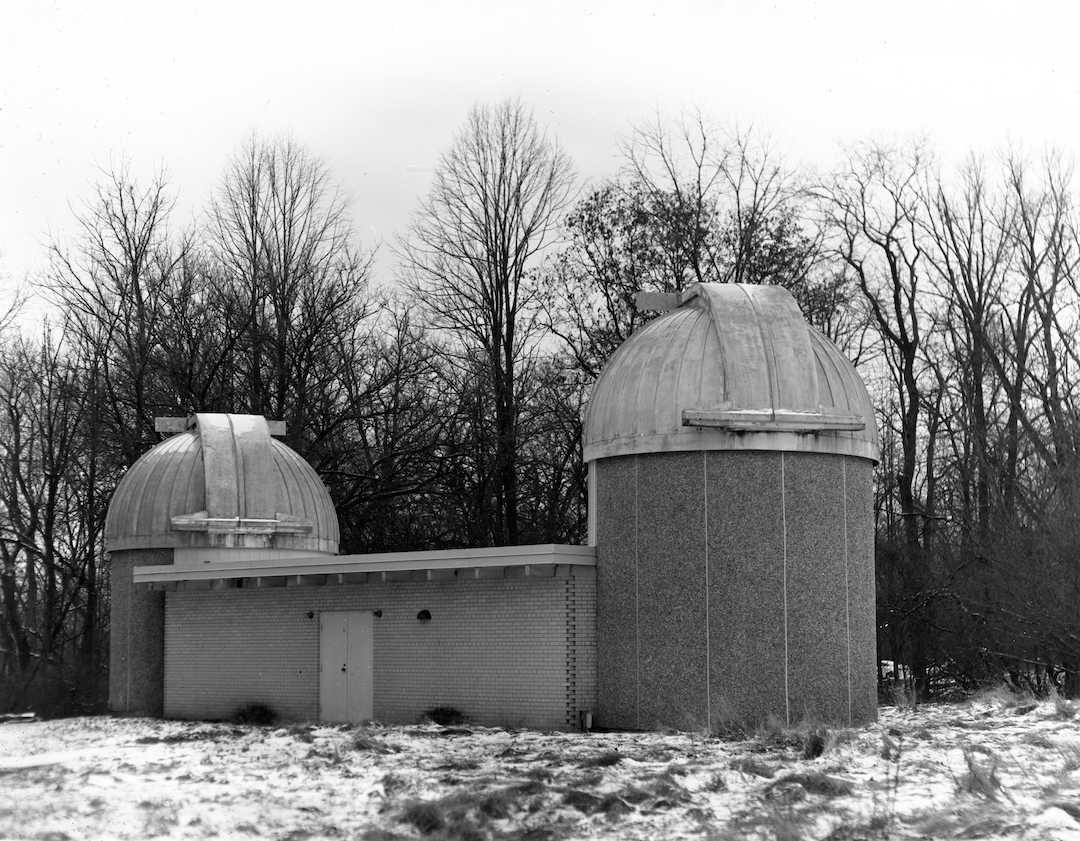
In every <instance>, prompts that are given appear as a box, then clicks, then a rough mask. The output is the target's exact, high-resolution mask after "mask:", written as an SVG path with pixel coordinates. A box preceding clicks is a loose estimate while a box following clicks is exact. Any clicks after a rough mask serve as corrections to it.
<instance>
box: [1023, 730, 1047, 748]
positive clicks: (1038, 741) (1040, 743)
mask: <svg viewBox="0 0 1080 841" xmlns="http://www.w3.org/2000/svg"><path fill="white" fill-rule="evenodd" d="M1021 738H1022V739H1023V740H1024V741H1025V742H1027V743H1028V744H1029V745H1031V746H1032V747H1033V748H1043V749H1044V750H1047V749H1048V750H1053V748H1054V747H1055V745H1054V743H1053V742H1052V741H1051V740H1050V738H1049V737H1048V736H1047V735H1046V734H1045V733H1040V732H1038V731H1037V730H1032V731H1029V732H1027V733H1025V734H1024V735H1023V736H1021Z"/></svg>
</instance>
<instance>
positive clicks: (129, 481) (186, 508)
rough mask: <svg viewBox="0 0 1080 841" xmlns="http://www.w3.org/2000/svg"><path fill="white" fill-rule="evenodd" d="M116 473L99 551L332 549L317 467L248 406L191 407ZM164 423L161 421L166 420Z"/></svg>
mask: <svg viewBox="0 0 1080 841" xmlns="http://www.w3.org/2000/svg"><path fill="white" fill-rule="evenodd" d="M185 425H190V426H191V427H192V428H190V429H189V430H188V431H184V432H180V433H179V434H177V435H174V436H172V437H171V438H168V439H166V440H165V441H162V442H161V443H160V444H158V445H157V446H156V447H154V448H153V449H152V450H150V451H149V452H147V453H146V454H144V455H143V456H142V458H140V459H139V460H138V461H137V462H135V464H133V465H132V466H131V468H130V469H129V470H128V471H127V473H126V474H124V478H123V479H121V480H120V484H119V485H118V486H117V488H116V493H115V494H114V495H113V499H112V502H111V504H110V505H109V513H108V516H107V517H106V520H105V544H106V549H107V550H108V551H117V550H121V549H149V548H175V547H198V546H212V547H230V546H232V547H251V548H269V547H272V548H276V549H295V550H303V551H312V552H325V553H329V554H336V552H337V548H338V522H337V514H336V512H335V511H334V505H333V502H332V501H331V499H330V494H329V493H328V492H327V490H326V487H325V486H324V485H323V483H322V481H321V480H320V479H319V476H318V474H317V473H316V472H315V471H314V470H313V469H312V467H311V465H309V464H308V463H307V462H306V461H304V459H303V458H301V457H300V455H299V454H297V453H296V452H295V451H294V450H292V449H290V448H289V447H287V446H286V445H285V444H282V443H281V442H280V441H275V440H274V439H273V438H271V437H270V428H269V426H268V424H267V421H266V420H265V419H264V418H262V417H259V416H256V415H226V414H209V413H207V414H197V415H195V416H194V418H193V420H192V421H191V422H189V423H188V424H185ZM166 426H168V424H166Z"/></svg>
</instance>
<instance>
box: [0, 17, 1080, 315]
mask: <svg viewBox="0 0 1080 841" xmlns="http://www.w3.org/2000/svg"><path fill="white" fill-rule="evenodd" d="M1078 33H1080V3H1076V2H1056V3H1050V2H1044V3H1039V2H1024V3H1020V2H1007V3H1006V2H1000V1H999V0H982V2H977V3H975V2H972V3H961V2H948V0H935V2H910V0H905V2H897V1H896V0H893V2H871V0H860V2H810V0H801V1H800V2H755V3H738V2H726V1H725V2H720V1H719V0H714V2H682V3H678V2H671V0H669V1H668V2H664V3H661V2H607V3H591V2H588V0H578V2H574V3H561V2H559V3H555V2H550V3H549V2H511V1H510V0H501V2H491V3H488V2H479V0H475V1H473V0H470V1H469V2H454V0H443V2H412V3H410V2H390V0H380V2H348V3H345V2H341V3H331V2H313V1H312V0H307V2H303V3H300V2H292V3H286V2H276V3H275V2H265V0H264V2H258V3H255V2H251V3H246V2H226V1H225V0H214V2H201V0H187V2H182V3H173V2H167V1H163V2H145V0H143V1H142V2H137V3H136V2H87V0H80V2H55V0H34V2H22V0H0V278H2V277H4V276H6V277H7V279H8V280H9V281H10V280H12V279H18V278H19V277H22V276H23V274H24V273H25V272H26V271H30V270H34V269H37V268H40V266H41V265H42V262H43V260H42V255H43V251H44V243H45V242H47V241H48V239H49V238H50V237H62V236H64V235H65V233H67V232H69V231H70V230H71V228H72V221H71V220H72V209H71V208H72V207H74V208H76V209H78V208H79V206H80V205H81V202H82V201H83V200H84V199H85V198H86V196H87V195H88V194H89V185H90V183H91V182H92V181H94V179H95V178H97V177H100V173H99V172H98V171H97V170H96V167H105V168H108V167H109V165H110V161H112V160H117V159H118V158H119V157H120V156H123V155H126V156H128V157H129V158H131V160H132V164H133V168H134V171H135V172H136V173H140V174H146V175H149V173H150V172H152V170H153V169H154V167H155V166H156V165H164V166H165V167H166V168H167V169H168V171H169V173H170V174H171V179H172V183H173V185H174V187H175V188H176V190H177V192H178V194H179V203H178V210H177V216H176V219H175V221H177V222H180V223H183V222H187V221H188V220H190V218H191V215H192V214H193V213H194V212H195V211H196V210H197V209H200V208H202V207H204V206H205V204H206V200H207V197H208V196H209V194H210V192H211V190H212V189H213V185H214V183H215V182H216V180H217V179H218V178H219V177H220V173H221V171H222V169H223V167H224V165H225V162H226V160H227V159H228V157H229V156H230V154H232V152H233V151H234V150H235V149H236V147H237V146H238V145H239V144H240V143H241V142H242V141H243V139H244V138H245V137H246V136H247V135H249V134H250V133H251V132H252V131H253V130H255V131H258V132H259V133H260V134H263V135H267V136H269V135H273V134H275V133H279V132H290V133H291V134H292V135H293V136H294V138H295V139H296V140H298V141H299V142H300V143H302V144H303V145H304V146H306V147H307V148H308V149H310V150H311V151H312V152H314V153H316V154H317V155H319V156H321V157H323V158H324V159H325V160H326V161H327V163H328V164H329V166H330V168H331V170H332V172H333V173H334V175H335V176H336V177H337V178H338V179H340V181H341V182H342V184H343V186H344V188H345V189H346V190H347V191H348V192H349V193H350V194H351V196H352V199H353V207H354V212H355V218H356V222H357V228H358V230H359V232H360V234H361V237H362V239H363V241H364V242H365V243H366V244H367V245H369V246H372V245H375V244H377V243H378V242H379V241H380V240H383V241H386V242H387V243H389V242H391V241H392V237H393V234H394V232H395V231H400V230H401V229H402V228H403V227H404V226H405V224H406V223H407V221H408V218H409V214H410V213H411V212H412V210H413V208H414V206H415V200H416V198H417V196H419V195H421V194H423V193H424V192H425V191H426V189H427V186H428V182H429V177H430V171H431V167H432V165H433V164H434V163H435V161H436V159H437V156H438V154H439V152H440V151H441V150H442V149H444V148H445V147H446V146H447V145H448V143H449V142H450V140H451V138H452V136H453V134H454V133H455V131H457V129H458V128H459V127H460V126H461V125H462V123H463V121H464V119H465V116H466V114H467V112H468V110H469V108H470V107H471V106H472V105H473V104H474V103H477V102H496V101H498V100H500V99H502V98H504V97H507V96H520V97H521V99H522V100H523V101H524V102H525V103H526V104H527V105H529V106H531V107H532V108H533V109H535V114H536V116H537V118H538V119H539V121H541V122H542V123H544V124H546V125H547V126H548V127H549V129H550V130H551V131H552V132H553V133H554V134H556V135H557V136H558V138H559V140H560V142H561V143H562V145H563V146H564V148H565V149H566V150H567V151H568V152H569V153H570V155H571V156H572V157H573V158H574V159H575V161H576V164H577V167H578V170H579V173H580V174H581V176H582V177H583V178H599V177H602V176H604V175H608V174H612V173H613V172H614V171H615V170H616V168H617V166H618V162H617V157H616V156H617V149H616V145H615V142H616V138H617V137H618V136H620V135H624V134H626V133H627V132H628V131H629V129H630V127H631V125H632V124H634V123H635V122H639V121H641V119H642V118H643V117H645V116H647V115H649V114H654V113H655V112H656V111H657V109H659V110H660V111H662V112H664V113H668V114H677V113H678V112H679V110H680V109H681V108H683V107H687V106H697V107H699V108H700V109H702V110H703V111H705V112H707V113H709V114H711V115H712V116H713V117H714V118H716V119H717V120H721V121H729V122H731V121H736V120H738V121H739V122H740V123H741V124H747V123H751V122H753V123H755V124H757V125H759V126H765V127H767V128H768V129H769V130H770V131H771V132H772V133H773V134H775V135H777V136H779V137H780V138H781V140H782V143H783V145H784V148H785V149H786V150H787V155H788V156H789V158H790V159H792V160H802V159H805V160H808V161H810V162H814V163H825V162H827V158H828V156H829V155H830V154H831V151H832V150H833V148H834V147H833V144H834V142H835V141H836V140H855V139H860V138H865V137H867V136H869V135H871V134H875V133H876V134H879V135H892V134H902V135H904V134H909V133H913V132H926V133H927V134H929V135H930V137H931V139H932V140H933V142H934V143H935V145H937V147H938V148H939V149H941V150H943V151H945V152H947V153H953V154H959V153H960V152H962V151H963V150H965V149H967V148H968V147H972V146H974V147H976V148H978V149H981V150H984V151H993V150H994V149H995V148H1000V147H1001V146H1003V145H1004V144H1005V143H1006V142H1007V141H1009V140H1010V139H1011V140H1012V141H1013V142H1022V143H1024V144H1026V145H1028V146H1030V147H1032V148H1033V149H1035V150H1036V151H1037V150H1038V149H1041V148H1042V146H1044V145H1045V144H1048V143H1049V144H1055V145H1057V146H1059V147H1061V148H1062V149H1064V150H1065V151H1067V152H1068V153H1070V154H1075V153H1076V151H1077V147H1078V145H1080V47H1078V45H1077V43H1076V40H1077V37H1078ZM385 251H386V249H385V248H384V252H385ZM384 257H385V254H384ZM388 263H389V261H388V260H387V259H384V260H383V262H382V263H381V264H380V270H381V271H386V272H388V271H389V266H388V265H387V264H388ZM0 294H3V288H2V287H0Z"/></svg>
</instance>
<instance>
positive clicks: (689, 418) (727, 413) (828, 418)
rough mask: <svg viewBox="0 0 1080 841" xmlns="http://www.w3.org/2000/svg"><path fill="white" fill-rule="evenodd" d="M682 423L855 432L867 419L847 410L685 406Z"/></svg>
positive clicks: (739, 428) (737, 428) (744, 428)
mask: <svg viewBox="0 0 1080 841" xmlns="http://www.w3.org/2000/svg"><path fill="white" fill-rule="evenodd" d="M682 419H683V426H708V427H713V428H716V429H730V430H732V431H736V432H740V431H741V432H750V431H754V430H760V431H762V432H827V431H833V432H839V431H845V432H858V431H860V430H863V429H866V419H865V418H864V417H863V416H862V415H854V414H851V413H850V412H838V411H836V410H835V409H833V410H826V409H824V408H822V409H819V410H818V411H816V412H785V411H783V410H775V409H764V410H754V409H712V410H704V409H686V410H685V411H683V413H682Z"/></svg>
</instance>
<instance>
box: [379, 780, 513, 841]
mask: <svg viewBox="0 0 1080 841" xmlns="http://www.w3.org/2000/svg"><path fill="white" fill-rule="evenodd" d="M519 808H520V794H519V793H518V792H515V791H513V790H511V789H508V788H502V789H494V790H487V791H477V792H463V793H461V794H454V795H451V796H449V797H444V798H442V799H441V800H413V801H410V802H408V803H406V804H405V805H403V806H402V807H401V812H400V814H399V820H401V821H402V822H403V823H408V824H411V825H412V826H413V827H415V828H416V829H417V830H418V831H419V832H420V834H421V835H424V836H432V838H433V839H438V841H481V840H482V839H484V838H486V837H487V833H486V832H485V827H486V825H487V824H488V823H489V822H490V821H492V820H504V819H506V818H509V817H511V816H512V815H513V814H514V812H516V811H517V810H518V809H519Z"/></svg>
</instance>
